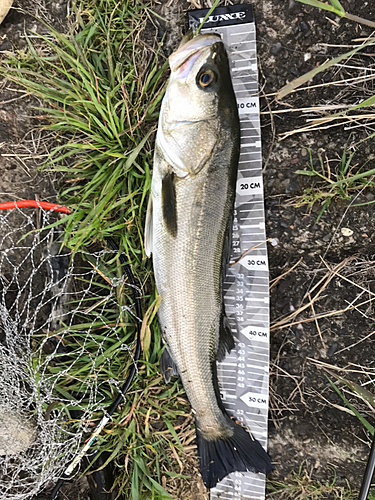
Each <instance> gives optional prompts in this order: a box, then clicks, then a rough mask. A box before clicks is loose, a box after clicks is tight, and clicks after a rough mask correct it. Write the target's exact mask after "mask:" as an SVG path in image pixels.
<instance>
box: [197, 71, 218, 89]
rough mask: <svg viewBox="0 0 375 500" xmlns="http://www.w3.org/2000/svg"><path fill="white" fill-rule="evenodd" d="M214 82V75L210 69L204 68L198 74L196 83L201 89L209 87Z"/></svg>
mask: <svg viewBox="0 0 375 500" xmlns="http://www.w3.org/2000/svg"><path fill="white" fill-rule="evenodd" d="M215 82H216V75H215V73H214V72H213V71H212V69H206V70H204V71H203V72H202V73H200V75H198V84H199V86H200V87H202V88H203V89H206V88H208V87H211V85H213V84H214V83H215Z"/></svg>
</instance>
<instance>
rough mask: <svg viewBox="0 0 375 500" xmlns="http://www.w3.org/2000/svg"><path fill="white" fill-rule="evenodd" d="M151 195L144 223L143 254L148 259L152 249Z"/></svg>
mask: <svg viewBox="0 0 375 500" xmlns="http://www.w3.org/2000/svg"><path fill="white" fill-rule="evenodd" d="M152 213H153V205H152V193H150V197H149V199H148V205H147V212H146V223H145V252H146V255H147V257H150V255H151V253H152V249H153V248H152V247H153V244H154V242H153V239H154V238H153V225H152Z"/></svg>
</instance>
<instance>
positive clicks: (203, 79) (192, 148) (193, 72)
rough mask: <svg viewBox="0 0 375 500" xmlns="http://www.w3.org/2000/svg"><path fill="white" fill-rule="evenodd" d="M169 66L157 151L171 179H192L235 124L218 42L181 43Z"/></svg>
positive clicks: (205, 38)
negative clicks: (170, 172)
mask: <svg viewBox="0 0 375 500" xmlns="http://www.w3.org/2000/svg"><path fill="white" fill-rule="evenodd" d="M169 64H170V68H171V76H170V79H169V82H168V86H167V90H166V93H165V96H164V99H163V103H162V108H161V111H160V117H159V128H158V135H157V145H158V146H159V148H160V149H161V151H162V153H163V155H164V157H165V158H166V160H167V162H168V163H169V164H170V165H171V166H172V169H173V170H174V173H175V174H176V175H177V176H179V177H185V176H187V175H190V176H192V175H195V174H197V173H198V172H199V171H200V170H201V169H202V168H203V167H204V165H205V164H206V163H207V161H208V159H209V158H210V157H211V156H212V151H213V149H214V148H215V146H216V144H217V143H218V141H220V137H221V131H222V130H223V129H227V130H231V128H233V123H236V120H237V122H238V111H237V104H236V100H235V96H234V92H233V87H232V82H231V77H230V70H229V62H228V57H227V54H226V51H225V47H224V44H223V42H222V40H221V38H220V36H219V35H216V34H205V35H198V36H196V37H194V38H192V39H190V40H188V41H187V42H186V41H185V42H183V43H182V44H181V45H180V47H179V48H178V49H177V50H176V51H175V52H174V53H173V54H172V55H171V56H170V58H169Z"/></svg>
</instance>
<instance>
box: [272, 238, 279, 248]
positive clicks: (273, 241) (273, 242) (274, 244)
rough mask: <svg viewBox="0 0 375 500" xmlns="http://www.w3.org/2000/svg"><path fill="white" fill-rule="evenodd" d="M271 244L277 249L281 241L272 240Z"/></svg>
mask: <svg viewBox="0 0 375 500" xmlns="http://www.w3.org/2000/svg"><path fill="white" fill-rule="evenodd" d="M270 243H271V245H272V246H273V247H277V245H278V244H279V241H278V240H277V239H276V238H271V239H270Z"/></svg>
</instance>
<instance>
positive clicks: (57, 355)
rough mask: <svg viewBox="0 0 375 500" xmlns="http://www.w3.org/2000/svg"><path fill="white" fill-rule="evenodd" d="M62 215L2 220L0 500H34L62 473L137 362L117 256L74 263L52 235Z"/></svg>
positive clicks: (20, 213) (24, 213)
mask: <svg viewBox="0 0 375 500" xmlns="http://www.w3.org/2000/svg"><path fill="white" fill-rule="evenodd" d="M58 217H59V216H58V215H57V214H55V213H51V212H46V211H43V210H38V211H35V209H22V210H20V209H12V210H6V211H2V212H0V454H1V455H2V456H1V458H0V499H5V498H7V499H14V500H15V499H26V498H32V496H33V495H35V494H36V493H38V492H39V491H40V490H41V489H42V488H43V487H44V486H45V485H46V484H47V483H50V482H51V481H55V480H56V479H57V478H58V477H59V475H61V472H62V470H63V469H64V468H65V467H66V466H67V465H68V464H69V463H70V461H71V460H72V458H73V457H74V456H75V455H76V453H77V452H78V451H79V449H80V447H81V443H82V441H83V439H86V438H87V437H88V436H89V434H90V433H91V432H92V431H93V429H94V428H95V426H96V424H97V423H98V421H99V420H100V418H101V417H102V416H103V414H105V410H106V409H107V408H108V406H109V405H110V404H111V402H112V401H113V398H114V397H115V396H117V394H118V389H119V386H120V385H121V382H122V381H123V380H124V379H125V378H126V374H127V370H128V368H129V366H130V364H131V363H132V362H133V361H132V357H131V352H130V349H131V348H132V347H133V344H132V342H133V340H134V339H135V336H136V335H135V317H134V313H133V306H134V305H133V301H132V295H131V288H130V286H129V285H127V284H126V279H125V278H124V277H122V276H121V267H120V266H118V270H119V274H118V275H117V276H116V275H114V274H112V273H113V272H112V273H111V271H110V270H109V268H110V267H111V266H110V264H111V262H113V260H114V259H115V258H116V253H115V252H113V251H108V250H100V251H97V252H91V253H89V252H79V253H76V254H75V255H73V254H72V252H71V251H68V250H67V249H66V248H64V247H62V245H61V240H62V237H61V231H62V230H61V229H58V228H56V227H55V228H53V227H50V225H51V224H52V223H53V222H55V221H57V220H58ZM60 227H61V226H60ZM110 261H111V262H110ZM112 269H113V265H112Z"/></svg>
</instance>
